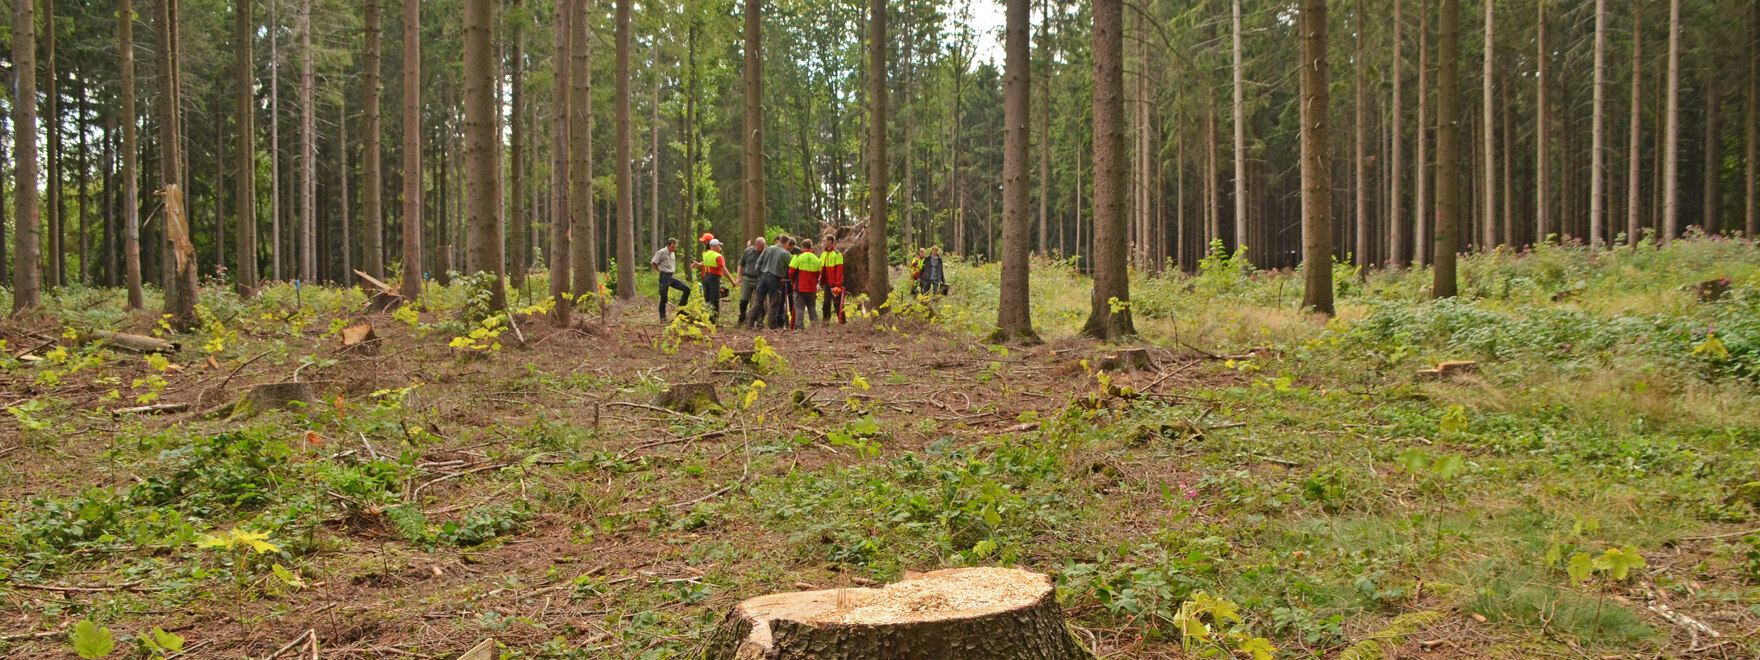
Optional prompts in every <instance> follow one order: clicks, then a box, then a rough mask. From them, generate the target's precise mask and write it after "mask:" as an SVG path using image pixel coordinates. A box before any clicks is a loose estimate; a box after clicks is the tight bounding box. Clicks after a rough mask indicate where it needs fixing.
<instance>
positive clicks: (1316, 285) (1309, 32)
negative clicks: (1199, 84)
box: [1299, 0, 1447, 315]
mask: <svg viewBox="0 0 1760 660" xmlns="http://www.w3.org/2000/svg"><path fill="white" fill-rule="evenodd" d="M1445 1H1447V0H1445ZM1299 25H1300V27H1299V29H1300V30H1301V40H1302V63H1301V76H1302V83H1301V87H1302V96H1301V104H1302V107H1301V120H1302V129H1301V131H1302V273H1303V280H1304V285H1305V286H1304V289H1303V293H1302V308H1303V309H1311V310H1314V311H1316V312H1320V313H1322V314H1327V315H1330V314H1332V312H1333V310H1332V141H1331V137H1332V135H1331V133H1332V128H1331V126H1332V122H1331V120H1330V118H1329V116H1328V115H1329V114H1330V113H1329V112H1328V108H1329V107H1330V97H1331V95H1330V93H1329V90H1328V89H1327V85H1329V84H1330V81H1331V77H1330V76H1329V75H1328V66H1327V62H1326V0H1302V15H1301V23H1300V24H1299Z"/></svg>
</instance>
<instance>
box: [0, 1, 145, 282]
mask: <svg viewBox="0 0 1760 660" xmlns="http://www.w3.org/2000/svg"><path fill="white" fill-rule="evenodd" d="M27 10H28V9H27ZM116 11H117V14H116V15H117V16H125V17H129V19H128V20H118V21H117V22H116V42H117V46H116V50H117V53H116V54H117V61H118V63H119V64H118V68H120V69H121V70H122V71H121V74H122V85H121V87H122V89H121V90H120V93H121V96H122V112H121V113H119V114H121V115H122V201H121V204H122V233H123V239H122V240H123V244H122V254H123V257H122V260H123V262H124V265H123V268H124V270H125V271H126V273H127V274H126V276H125V278H124V279H125V280H126V283H127V286H128V309H130V310H136V309H140V308H142V307H143V306H145V304H146V303H145V302H144V301H143V300H142V295H141V216H140V209H141V205H140V171H139V169H140V167H139V165H138V163H139V159H140V156H139V154H138V152H137V151H136V145H135V118H136V117H137V116H138V115H137V114H136V113H135V107H134V95H135V88H134V20H133V16H134V2H133V0H120V1H119V2H118V3H117V8H116ZM23 24H24V23H21V22H14V25H23ZM14 57H15V58H16V55H15V56H14ZM14 61H15V62H22V60H17V59H15V60H14ZM16 66H17V67H18V68H19V70H20V71H25V70H29V69H30V68H31V67H30V65H28V64H23V63H18V64H16ZM34 80H35V76H32V81H33V83H32V84H33V86H34V84H35V83H34ZM24 82H25V81H24V79H23V78H19V83H18V84H19V90H20V91H19V94H24V91H23V90H24ZM33 93H34V90H33ZM31 110H32V112H31V116H30V117H29V118H28V120H29V121H31V122H33V123H34V122H35V121H36V112H35V108H32V109H31ZM26 120H27V119H26V118H23V117H21V118H19V119H15V120H14V123H15V125H16V126H24V125H25V124H24V123H23V122H24V121H26ZM23 132H26V131H20V133H23ZM16 137H17V138H19V139H22V137H23V136H22V135H19V136H16ZM19 149H20V151H17V152H16V153H15V155H16V156H17V157H18V163H19V167H20V169H19V174H20V176H23V173H24V169H23V168H24V166H25V165H26V164H27V163H28V164H30V165H31V167H32V169H31V177H32V182H33V185H30V186H26V185H25V184H24V182H23V180H22V179H21V180H20V182H19V183H18V185H17V190H33V191H34V190H36V186H35V185H34V181H35V177H36V170H35V165H36V139H35V135H34V134H33V135H32V139H31V157H30V158H29V159H28V160H27V159H26V158H25V154H24V152H23V151H22V149H23V146H22V144H21V145H20V147H19ZM16 201H17V202H18V203H19V204H20V205H21V206H20V207H19V212H18V215H17V217H18V221H19V222H20V223H23V222H24V220H25V215H24V210H23V208H24V207H23V206H22V205H23V204H24V202H25V199H24V196H23V195H18V196H17V200H16ZM30 202H31V209H32V212H31V221H32V223H33V225H32V229H31V231H32V233H35V231H36V230H35V224H34V223H35V222H36V211H35V209H36V199H35V197H32V199H31V200H30ZM24 232H25V226H24V225H23V224H20V225H19V228H18V233H19V234H21V235H22V234H24ZM21 247H22V246H21ZM18 272H20V273H21V274H22V269H20V271H18ZM21 290H22V289H21Z"/></svg>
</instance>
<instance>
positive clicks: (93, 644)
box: [68, 619, 116, 660]
mask: <svg viewBox="0 0 1760 660" xmlns="http://www.w3.org/2000/svg"><path fill="white" fill-rule="evenodd" d="M68 638H69V641H71V642H72V643H73V652H74V653H78V654H79V657H81V658H86V659H87V660H90V659H91V658H102V657H105V656H108V655H110V654H111V653H112V652H114V651H115V650H116V638H115V637H113V636H111V634H110V629H109V628H104V627H100V626H99V625H98V624H96V623H92V620H91V619H82V620H81V621H80V622H79V623H76V624H73V632H72V633H70V634H69V635H68Z"/></svg>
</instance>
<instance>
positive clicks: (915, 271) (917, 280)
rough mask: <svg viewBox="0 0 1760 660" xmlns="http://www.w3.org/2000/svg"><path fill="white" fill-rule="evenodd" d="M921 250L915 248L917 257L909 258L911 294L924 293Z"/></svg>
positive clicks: (922, 254) (922, 252)
mask: <svg viewBox="0 0 1760 660" xmlns="http://www.w3.org/2000/svg"><path fill="white" fill-rule="evenodd" d="M924 254H926V253H925V252H924V251H923V248H917V256H915V257H911V293H913V294H921V293H926V291H924V289H923V257H924Z"/></svg>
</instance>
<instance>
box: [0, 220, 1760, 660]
mask: <svg viewBox="0 0 1760 660" xmlns="http://www.w3.org/2000/svg"><path fill="white" fill-rule="evenodd" d="M1035 267H1036V270H1035V271H1034V272H1035V275H1034V277H1035V282H1034V296H1035V318H1036V319H1038V320H1039V322H1040V325H1041V331H1042V332H1043V334H1045V335H1046V336H1047V338H1048V339H1050V342H1049V343H1047V344H1043V345H1038V346H1012V347H1010V346H996V345H991V344H987V343H985V342H984V341H983V340H982V339H980V338H981V337H982V336H983V335H982V332H981V331H982V330H983V329H984V327H985V326H986V324H987V322H988V319H989V318H993V312H992V311H991V310H993V307H987V306H986V305H993V304H994V303H993V300H994V288H995V286H996V284H995V280H996V277H995V275H996V271H995V267H994V266H993V265H972V266H966V265H957V266H955V267H954V268H953V269H952V280H953V283H954V294H953V295H952V296H950V297H948V298H946V299H937V300H933V301H923V302H917V303H912V304H909V305H905V306H904V307H903V308H902V309H901V310H900V311H899V312H898V313H895V314H891V315H888V316H886V317H882V318H880V319H870V318H859V317H858V318H851V319H850V322H849V324H848V325H845V326H837V327H825V328H815V329H809V330H805V331H798V332H780V331H771V332H765V333H762V334H756V333H752V332H750V331H746V330H738V329H732V328H718V329H712V330H711V329H709V328H707V327H703V326H698V325H693V324H689V323H682V322H681V323H674V324H670V325H663V324H660V323H659V322H658V321H657V320H656V318H655V310H654V308H653V299H652V298H651V297H646V298H638V300H636V301H634V302H631V303H628V304H624V305H619V304H613V305H611V306H609V307H608V308H607V316H606V317H604V318H599V317H596V316H593V315H585V316H587V318H577V319H576V322H575V324H574V325H573V326H571V327H567V328H559V327H556V326H555V325H553V324H552V323H550V322H548V321H547V320H546V319H544V318H542V317H541V316H536V315H531V314H530V312H532V311H533V310H531V309H529V308H528V309H527V310H524V311H525V312H527V313H524V314H522V313H516V314H514V318H515V319H516V320H517V321H518V326H517V327H518V330H517V331H516V330H514V329H513V328H510V327H507V326H506V325H505V324H504V323H501V324H498V323H495V322H493V321H491V322H489V323H488V324H482V323H467V322H465V321H461V320H460V318H461V314H468V312H466V311H465V310H467V309H468V308H469V306H470V304H471V300H472V288H471V285H470V284H469V283H468V282H467V283H463V284H455V285H454V286H451V287H437V286H435V287H431V288H430V292H429V293H428V294H427V295H426V297H425V300H424V302H425V304H426V307H427V311H424V312H422V313H420V314H419V315H418V314H411V313H410V312H408V311H404V312H400V313H397V314H394V315H393V314H376V315H363V314H361V313H360V310H361V308H362V304H363V303H364V300H365V297H364V296H363V295H362V294H361V293H360V292H358V291H351V290H344V289H337V288H307V289H305V290H304V291H296V290H295V289H294V288H293V287H291V286H274V287H270V288H268V289H266V290H265V291H263V292H262V293H261V294H260V295H258V296H256V297H253V298H251V299H248V300H241V299H238V298H236V297H234V296H231V295H230V294H227V293H225V292H224V291H222V290H220V289H218V288H215V289H204V296H205V297H204V301H205V303H204V316H205V319H206V323H205V325H204V328H202V329H201V330H200V331H198V332H196V333H193V334H190V335H185V336H182V337H179V338H178V339H180V340H181V342H182V350H181V351H179V352H177V353H175V354H172V355H169V356H166V358H165V359H161V358H158V357H146V356H141V355H137V354H131V353H125V352H118V351H114V350H111V349H108V348H105V347H103V346H102V345H100V344H81V343H79V342H77V341H74V340H73V338H72V337H71V336H67V337H64V336H63V335H64V332H65V333H66V334H68V335H73V334H75V333H73V332H67V330H68V329H69V328H72V329H75V330H87V329H121V330H125V331H131V332H137V333H143V334H151V333H152V332H153V328H154V325H155V323H156V319H155V318H154V317H153V316H152V315H151V314H132V315H127V314H123V313H122V312H121V311H120V298H119V296H118V294H117V293H116V292H114V291H105V290H87V289H72V290H67V291H65V292H63V293H62V294H60V295H57V296H52V297H51V299H50V300H49V301H48V303H49V306H48V312H47V313H45V314H43V315H39V316H31V317H26V318H16V319H12V320H10V321H6V322H4V323H0V339H4V340H5V342H6V343H5V346H4V348H5V351H4V353H3V356H0V383H3V384H4V388H0V392H4V394H3V395H0V396H3V397H4V398H3V399H0V406H3V407H5V408H7V410H8V411H9V412H10V413H11V414H10V415H7V416H6V417H5V418H4V419H0V521H3V522H0V656H5V657H75V647H76V644H75V642H76V641H77V642H79V643H80V644H82V645H85V646H86V647H87V648H88V650H89V649H90V648H92V647H91V646H90V644H93V643H97V642H96V641H95V640H100V639H109V640H111V642H112V643H113V644H114V646H115V647H116V649H115V652H114V655H115V657H153V658H169V657H191V658H205V657H213V658H237V657H249V658H265V657H269V656H271V654H274V653H276V651H277V650H279V649H283V648H284V647H286V646H287V645H289V644H290V643H293V642H296V641H300V640H301V639H302V636H303V635H306V634H307V632H308V631H310V632H311V636H313V637H315V638H316V640H317V641H318V653H319V655H320V657H325V658H345V657H346V658H359V657H372V658H400V657H401V658H411V657H413V658H446V657H456V656H457V655H458V654H459V653H460V652H462V651H463V650H465V649H466V648H469V647H470V646H471V645H473V644H475V643H476V642H477V641H478V640H480V639H482V638H484V637H493V638H495V639H496V640H497V641H498V642H499V643H500V644H502V645H503V647H504V655H503V656H502V657H508V658H613V657H615V658H645V659H646V658H667V657H693V656H694V654H695V651H696V650H697V649H698V648H699V645H700V643H701V641H702V640H703V639H704V637H705V636H706V632H707V631H708V630H709V629H711V628H712V627H713V626H714V625H715V624H716V623H717V622H718V621H719V619H720V617H721V616H722V615H723V614H724V613H725V612H726V611H727V610H728V608H729V607H730V606H731V605H732V604H733V603H735V602H737V601H739V600H741V599H744V598H748V597H751V596H755V595H760V594H764V593H771V592H776V591H788V590H796V589H809V588H831V587H842V586H860V585H869V584H873V583H877V582H886V581H891V580H895V579H897V578H898V577H899V576H900V575H901V574H902V573H903V572H904V571H906V570H929V569H935V568H942V567H949V566H967V565H1018V566H1022V567H1026V568H1030V569H1034V570H1039V571H1044V572H1047V573H1051V574H1053V575H1054V576H1055V577H1056V579H1057V582H1058V588H1059V594H1060V596H1061V597H1062V599H1063V602H1064V604H1065V606H1066V608H1067V612H1068V613H1069V616H1070V620H1071V623H1072V625H1073V626H1074V627H1075V629H1076V631H1077V634H1078V635H1079V636H1080V637H1081V638H1082V639H1083V640H1084V641H1086V642H1087V643H1088V644H1089V645H1090V647H1091V648H1092V650H1093V651H1094V652H1095V653H1096V654H1097V655H1099V656H1101V657H1112V658H1184V657H1198V651H1199V649H1198V648H1196V647H1199V646H1202V641H1201V640H1188V639H1183V638H1182V634H1181V631H1180V629H1179V628H1178V627H1176V626H1175V625H1174V624H1173V620H1174V619H1175V618H1176V616H1177V615H1178V612H1179V610H1180V607H1181V604H1182V603H1183V602H1186V601H1187V600H1188V599H1189V598H1190V597H1191V596H1192V595H1193V594H1194V593H1197V592H1207V593H1210V594H1214V595H1217V596H1220V597H1224V598H1228V599H1232V600H1234V601H1235V602H1237V603H1238V604H1239V605H1240V606H1241V607H1242V612H1243V614H1244V615H1245V617H1244V618H1245V621H1244V622H1243V623H1241V624H1240V625H1239V627H1238V629H1239V631H1240V632H1242V633H1244V634H1249V635H1255V636H1264V637H1266V638H1269V639H1270V640H1271V641H1272V643H1273V644H1275V645H1276V646H1278V647H1279V648H1280V649H1281V651H1280V652H1279V653H1278V657H1292V658H1294V657H1338V656H1340V655H1341V654H1347V651H1348V650H1355V651H1357V652H1358V653H1371V652H1382V656H1381V657H1394V656H1395V655H1396V654H1397V657H1407V658H1410V657H1417V658H1529V657H1560V658H1604V657H1645V658H1650V657H1670V658H1672V657H1710V658H1751V657H1756V654H1757V653H1760V639H1756V633H1760V589H1757V588H1756V584H1760V537H1755V536H1752V535H1750V534H1748V533H1747V532H1748V531H1749V530H1750V529H1751V528H1752V527H1754V526H1755V522H1756V521H1760V516H1756V515H1755V512H1754V511H1753V509H1752V508H1751V506H1752V503H1755V502H1760V485H1757V486H1752V487H1750V488H1752V491H1750V490H1749V489H1745V488H1742V486H1743V485H1744V484H1747V483H1749V482H1753V481H1756V480H1760V405H1756V404H1760V390H1757V389H1756V384H1755V377H1756V373H1757V372H1756V367H1757V366H1760V288H1757V287H1756V286H1755V282H1756V277H1755V276H1756V275H1760V248H1756V247H1755V246H1754V245H1752V244H1749V243H1743V242H1738V241H1719V240H1700V241H1683V242H1681V243H1679V244H1677V245H1676V246H1674V247H1670V248H1666V249H1663V250H1656V249H1651V248H1646V250H1644V251H1641V252H1638V253H1633V254H1627V255H1623V256H1617V255H1616V256H1608V255H1599V256H1596V255H1589V254H1587V253H1586V252H1585V251H1582V250H1573V249H1558V248H1549V249H1546V250H1543V251H1542V252H1541V253H1536V254H1530V255H1493V256H1485V257H1475V258H1474V259H1473V260H1469V262H1468V263H1467V264H1466V268H1465V269H1464V271H1463V272H1464V273H1466V275H1465V278H1466V280H1467V282H1466V286H1465V287H1464V289H1465V290H1466V291H1467V294H1468V295H1467V296H1466V297H1465V299H1463V300H1460V301H1454V302H1445V303H1429V302H1425V301H1422V295H1421V291H1422V282H1421V281H1420V277H1419V276H1417V275H1407V274H1401V273H1391V274H1378V275H1376V276H1375V277H1371V278H1369V279H1368V280H1367V281H1363V280H1361V279H1360V278H1358V276H1357V275H1356V273H1355V272H1354V271H1350V270H1349V269H1342V272H1341V274H1340V278H1341V279H1340V282H1341V287H1342V289H1343V290H1342V291H1341V293H1342V294H1343V295H1342V297H1341V300H1342V301H1343V306H1342V307H1341V311H1340V315H1339V317H1338V318H1337V319H1335V320H1332V321H1330V322H1328V321H1327V320H1326V319H1324V318H1318V317H1313V316H1310V315H1306V314H1302V313H1299V312H1298V311H1296V310H1294V309H1293V308H1292V307H1293V304H1294V302H1295V300H1293V298H1297V297H1299V296H1295V295H1293V294H1292V293H1291V291H1294V289H1293V286H1294V285H1293V284H1292V276H1289V275H1286V274H1276V273H1259V272H1251V271H1248V270H1245V269H1242V268H1241V265H1240V264H1239V263H1236V262H1229V261H1227V260H1226V259H1217V260H1213V261H1212V262H1211V263H1210V264H1209V267H1208V268H1207V269H1206V270H1205V272H1204V273H1202V274H1200V275H1197V276H1183V277H1182V276H1166V277H1154V278H1151V277H1143V278H1141V279H1140V281H1138V282H1136V283H1134V285H1133V288H1134V292H1135V293H1137V294H1138V295H1137V297H1136V299H1135V300H1133V303H1132V304H1133V311H1134V312H1135V313H1136V314H1137V316H1138V319H1139V330H1140V331H1141V332H1142V334H1143V337H1142V339H1141V340H1140V342H1139V345H1140V346H1142V347H1145V348H1147V349H1148V352H1149V355H1150V357H1151V358H1152V359H1153V361H1154V364H1153V365H1151V366H1150V367H1149V368H1148V369H1145V370H1136V371H1123V372H1119V373H1112V372H1104V371H1101V370H1099V369H1098V367H1099V365H1100V362H1101V361H1102V359H1103V358H1104V357H1106V356H1107V355H1109V354H1111V353H1113V352H1115V351H1116V350H1117V347H1110V346H1104V345H1099V344H1096V343H1093V342H1090V341H1085V340H1080V339H1077V338H1074V337H1073V327H1074V325H1075V322H1076V321H1078V320H1079V317H1080V314H1081V310H1082V309H1083V308H1084V307H1085V297H1086V284H1085V281H1083V280H1081V279H1080V277H1079V276H1078V275H1075V274H1073V273H1072V272H1071V271H1069V270H1068V269H1066V268H1063V267H1061V266H1059V265H1056V264H1049V263H1037V264H1035ZM1722 276H1727V277H1729V278H1730V279H1732V280H1733V285H1732V287H1731V288H1730V289H1729V292H1728V293H1727V294H1725V295H1724V296H1723V297H1722V298H1721V299H1719V300H1705V299H1702V298H1701V295H1700V293H1699V290H1698V288H1697V287H1696V286H1694V285H1696V284H1697V283H1699V282H1701V281H1704V280H1707V279H1713V278H1717V277H1722ZM642 284H643V286H644V288H645V290H644V294H646V295H648V296H651V295H652V293H651V291H652V282H651V281H647V280H644V281H643V282H642ZM530 287H531V290H543V284H542V280H541V279H537V280H534V282H533V283H532V284H531V285H530ZM515 297H516V298H523V299H529V297H530V296H529V295H528V296H515ZM987 301H992V302H987ZM521 304H527V303H521ZM723 312H724V314H726V315H728V316H729V317H731V316H732V315H733V313H734V312H733V311H732V310H730V309H724V310H723ZM502 318H505V317H502ZM357 323H370V324H371V325H372V326H373V328H374V331H375V333H376V334H377V335H378V336H379V339H378V340H377V341H376V342H374V344H375V345H373V346H371V347H369V348H368V349H365V350H362V349H344V348H342V347H341V340H340V334H341V330H342V329H343V328H344V327H346V326H349V325H354V324H357ZM473 331H476V334H475V335H474V336H473V334H472V332H473ZM760 337H761V338H762V339H763V340H765V341H764V342H762V343H760V342H758V339H759V338H760ZM497 343H498V346H497V345H496V344H497ZM476 347H481V348H476ZM736 351H752V353H751V359H749V360H748V359H746V358H745V357H744V356H742V355H739V354H736V353H735V352H736ZM1443 359H1467V360H1477V361H1478V365H1477V370H1476V372H1474V373H1470V374H1466V375H1461V376H1457V377H1453V378H1449V379H1445V380H1440V381H1422V380H1420V379H1418V378H1416V377H1415V374H1414V372H1415V371H1416V370H1418V369H1421V368H1424V367H1427V366H1431V365H1434V364H1435V363H1436V362H1438V361H1440V360H1443ZM295 380H297V381H301V382H310V383H313V384H314V387H315V388H316V389H317V391H318V392H319V394H320V395H321V398H322V401H321V402H318V403H315V404H312V405H307V406H295V407H294V409H293V410H289V411H266V412H260V414H257V415H254V416H249V417H246V416H243V415H238V416H234V417H233V418H217V419H208V418H206V417H205V416H203V415H200V414H198V413H199V412H200V411H206V410H211V409H214V408H216V407H218V406H220V405H221V404H223V403H225V402H227V401H230V400H232V399H234V398H235V397H237V396H238V395H239V394H240V393H241V392H243V391H245V390H247V389H248V388H249V386H251V385H256V384H263V383H276V382H289V381H295ZM699 382H700V383H711V384H713V385H714V386H715V388H716V391H717V394H718V397H719V401H720V404H721V406H722V409H721V410H718V411H712V412H704V413H703V414H700V415H699V414H687V413H678V412H671V411H666V410H664V409H659V408H657V407H655V406H654V405H653V404H654V403H655V397H656V395H657V394H658V393H659V392H661V391H662V390H664V389H666V388H667V387H669V386H671V385H675V384H681V383H699ZM167 403H170V404H176V403H187V404H189V409H190V410H191V411H195V412H183V413H171V414H138V413H125V414H114V413H113V412H112V411H114V410H117V409H124V408H129V407H133V406H139V405H146V404H167ZM1744 497H1745V498H1747V500H1744ZM1640 559H1641V561H1639V560H1640ZM88 621H89V622H93V623H95V624H96V625H95V626H93V625H89V624H84V622H88ZM1212 623H1214V624H1215V625H1216V626H1217V627H1218V628H1234V626H1231V625H1229V624H1228V623H1227V622H1212ZM155 628H156V629H158V630H159V631H160V632H161V633H163V634H162V635H160V636H156V635H155V633H154V630H155ZM76 631H77V632H76ZM173 637H176V638H177V639H172V638H173ZM155 639H157V641H156V642H155V641H152V640H155ZM1188 643H1189V644H1191V645H1193V648H1190V649H1188V648H1185V647H1186V646H1188ZM1382 646H1385V647H1386V648H1380V647H1382ZM160 647H166V648H160ZM1371 647H1374V648H1371ZM99 648H101V645H100V646H99ZM179 649H181V651H180V650H179ZM301 652H302V653H304V656H303V657H311V656H310V654H311V651H310V650H303V651H301ZM282 657H295V653H294V652H292V651H289V652H288V654H287V655H284V656H282ZM1241 657H1245V656H1244V655H1243V656H1241ZM1359 657H1378V656H1376V655H1360V656H1359Z"/></svg>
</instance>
